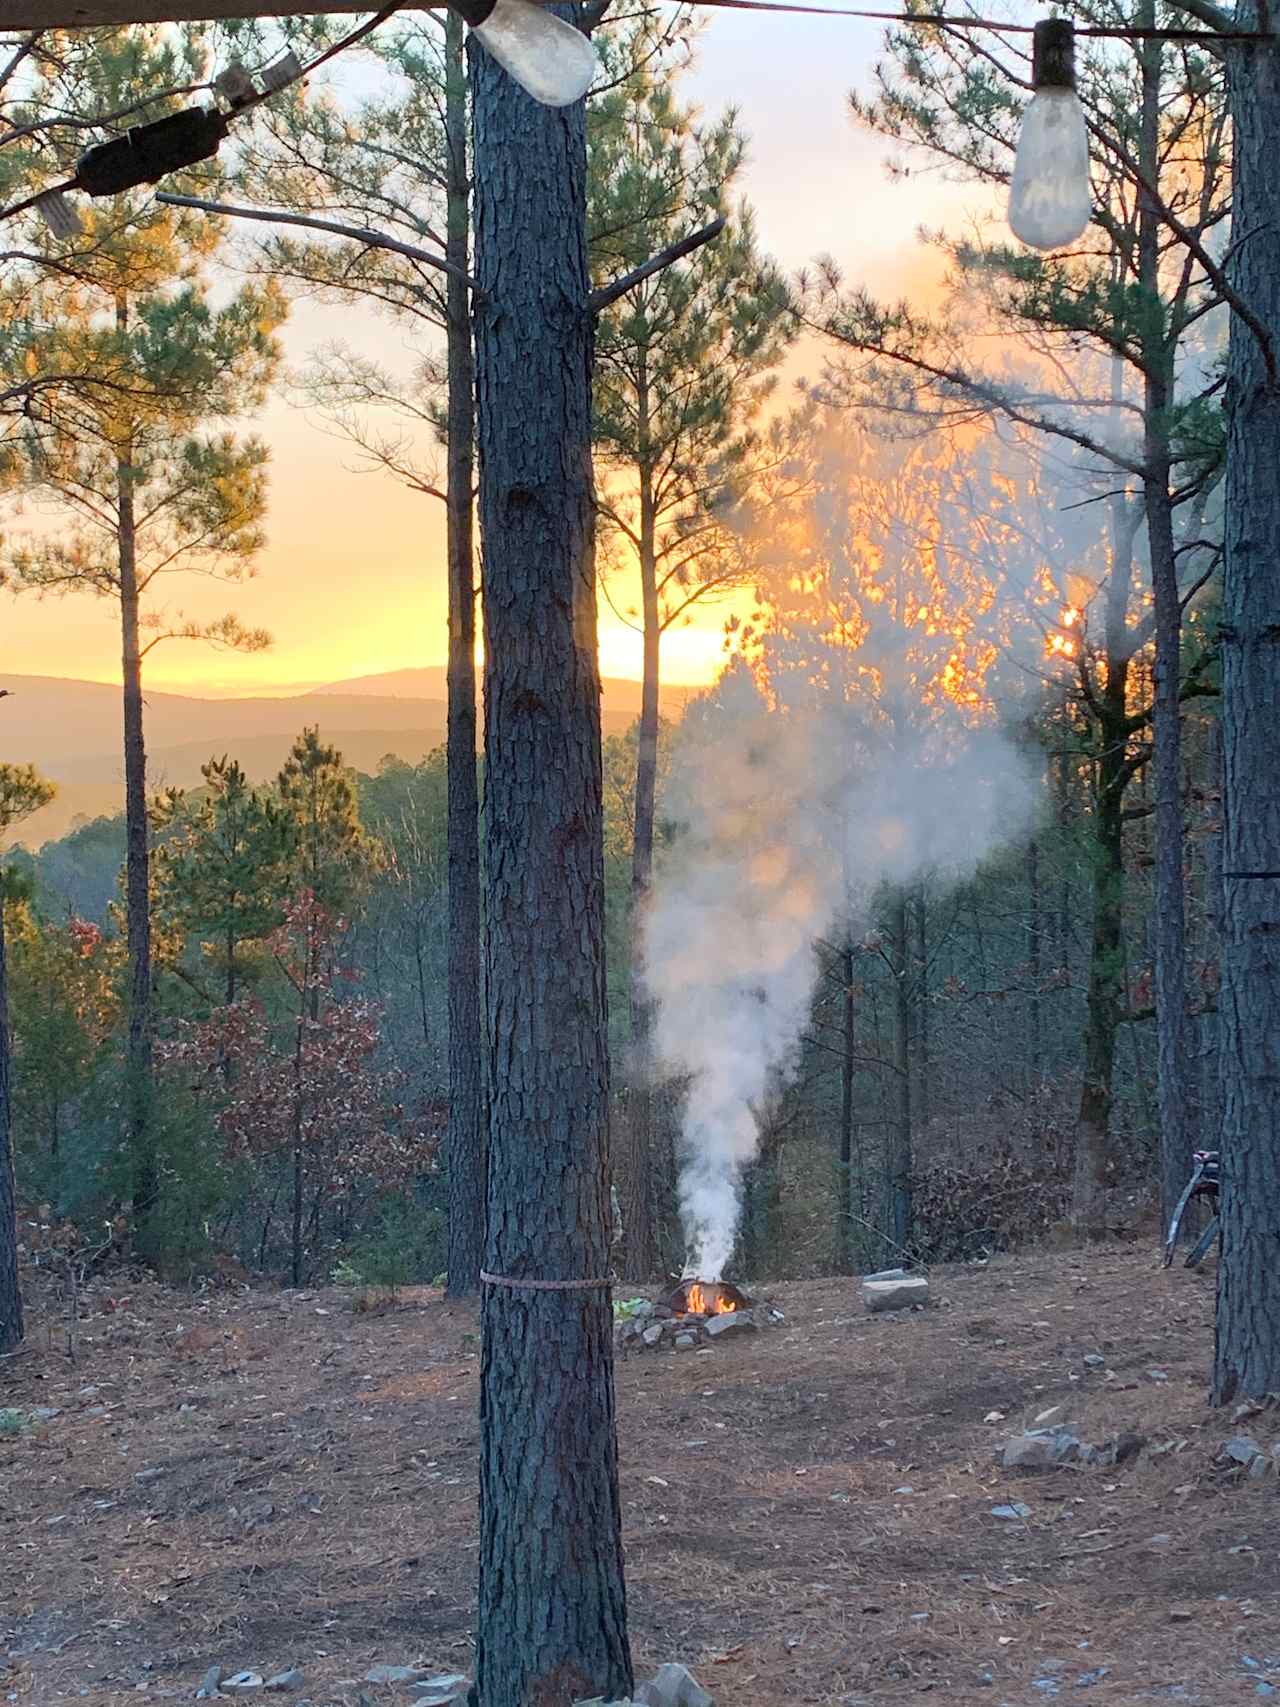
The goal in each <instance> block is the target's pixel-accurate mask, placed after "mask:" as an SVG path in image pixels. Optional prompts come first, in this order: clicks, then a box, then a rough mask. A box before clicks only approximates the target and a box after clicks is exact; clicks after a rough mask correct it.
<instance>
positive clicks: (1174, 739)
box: [1138, 0, 1191, 1227]
mask: <svg viewBox="0 0 1280 1707" xmlns="http://www.w3.org/2000/svg"><path fill="white" fill-rule="evenodd" d="M1139 23H1140V24H1142V25H1144V26H1145V27H1146V28H1148V29H1151V28H1154V25H1155V6H1154V3H1153V0H1144V4H1143V6H1142V7H1141V8H1140V16H1139ZM1141 52H1142V119H1141V137H1140V141H1139V155H1140V158H1141V162H1142V168H1143V174H1144V176H1145V178H1146V180H1147V183H1148V184H1155V183H1156V182H1157V181H1158V178H1159V174H1160V95H1161V77H1162V67H1161V62H1162V60H1163V57H1164V48H1163V45H1162V44H1161V43H1160V42H1158V41H1147V42H1144V43H1143V45H1142V49H1141ZM1162 230H1163V228H1162V226H1161V223H1160V216H1159V211H1158V209H1157V206H1156V202H1155V198H1154V195H1153V194H1152V193H1151V192H1150V191H1149V190H1145V189H1144V190H1141V191H1140V192H1139V207H1138V277H1139V282H1140V284H1141V287H1142V291H1143V294H1144V298H1145V301H1146V313H1145V316H1144V319H1143V334H1142V343H1143V409H1142V421H1143V441H1144V442H1143V463H1144V475H1143V498H1144V507H1145V511H1146V520H1147V546H1148V550H1149V553H1150V557H1151V588H1152V595H1153V600H1154V604H1155V628H1156V662H1155V703H1154V707H1153V711H1152V739H1153V743H1154V749H1155V751H1154V755H1153V759H1154V762H1153V767H1152V768H1153V771H1154V787H1155V797H1156V798H1155V831H1156V879H1155V909H1154V910H1155V918H1154V921H1153V923H1154V936H1155V1007H1156V1078H1157V1091H1156V1096H1157V1103H1158V1107H1159V1120H1160V1143H1159V1158H1160V1163H1159V1166H1160V1224H1161V1226H1162V1227H1167V1226H1168V1225H1169V1219H1170V1217H1171V1216H1172V1214H1173V1210H1174V1206H1175V1204H1176V1203H1177V1201H1178V1198H1179V1197H1180V1196H1181V1194H1182V1188H1183V1186H1184V1185H1185V1184H1186V1181H1187V1171H1188V1168H1189V1166H1190V1162H1191V1141H1190V1137H1189V1131H1190V1121H1189V1118H1188V1082H1187V1018H1186V1014H1187V943H1186V900H1185V892H1184V879H1183V845H1182V843H1183V821H1182V699H1181V687H1182V682H1181V676H1182V610H1181V606H1180V603H1179V597H1178V560H1177V558H1176V556H1175V555H1174V539H1173V506H1172V503H1171V501H1170V496H1169V484H1170V477H1171V473H1172V462H1171V456H1170V449H1169V411H1170V408H1171V406H1172V404H1173V388H1174V376H1173V366H1172V358H1173V349H1172V348H1171V346H1170V343H1169V339H1168V336H1167V334H1166V331H1165V327H1164V316H1163V315H1162V314H1160V313H1159V304H1160V238H1161V234H1162Z"/></svg>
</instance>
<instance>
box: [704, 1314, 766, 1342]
mask: <svg viewBox="0 0 1280 1707" xmlns="http://www.w3.org/2000/svg"><path fill="white" fill-rule="evenodd" d="M755 1327H756V1319H755V1317H754V1316H753V1315H752V1314H751V1312H750V1310H728V1311H726V1312H725V1314H724V1315H723V1316H712V1317H711V1319H710V1321H709V1322H708V1323H707V1329H706V1331H707V1332H708V1333H709V1334H710V1335H711V1337H712V1339H717V1338H719V1336H720V1335H721V1334H727V1333H728V1332H729V1331H730V1330H731V1329H732V1328H741V1329H744V1330H747V1331H751V1332H754V1330H755Z"/></svg>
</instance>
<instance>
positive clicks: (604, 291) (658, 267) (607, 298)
mask: <svg viewBox="0 0 1280 1707" xmlns="http://www.w3.org/2000/svg"><path fill="white" fill-rule="evenodd" d="M724 228H725V220H724V217H723V215H722V216H721V217H720V218H719V219H713V220H712V221H711V224H710V225H704V226H703V227H702V229H701V231H691V232H690V233H689V235H688V236H687V237H682V238H681V239H680V241H679V242H678V243H669V244H668V245H667V247H666V248H665V249H661V250H659V252H658V253H657V254H656V255H654V256H652V257H651V258H650V259H649V260H647V261H646V262H645V263H644V264H643V266H639V267H633V268H632V270H631V271H630V272H629V273H624V274H623V275H622V277H621V278H620V279H615V280H614V281H613V283H612V284H607V285H601V287H600V289H599V290H593V291H592V293H591V295H590V296H589V297H588V298H587V307H588V308H589V309H590V311H591V313H592V314H600V313H603V311H604V310H605V309H606V308H608V307H609V305H610V304H611V303H614V302H616V301H617V300H618V298H619V297H620V296H625V295H626V294H627V292H628V291H629V290H634V289H635V287H636V286H637V285H638V284H643V283H644V281H645V280H646V279H649V278H652V277H653V275H654V274H655V273H660V272H661V271H662V270H663V268H664V267H669V266H671V264H672V262H674V261H679V260H683V258H684V257H685V256H686V255H691V254H692V253H693V251H694V250H695V249H701V248H702V246H703V244H704V243H714V242H715V240H716V238H717V237H719V235H720V233H721V232H722V231H723V230H724Z"/></svg>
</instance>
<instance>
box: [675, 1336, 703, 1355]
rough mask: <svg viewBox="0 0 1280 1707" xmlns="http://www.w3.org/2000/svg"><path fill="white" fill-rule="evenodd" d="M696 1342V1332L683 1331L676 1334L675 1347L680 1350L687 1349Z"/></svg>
mask: <svg viewBox="0 0 1280 1707" xmlns="http://www.w3.org/2000/svg"><path fill="white" fill-rule="evenodd" d="M697 1343H698V1336H697V1334H691V1333H688V1332H685V1333H681V1334H677V1335H676V1347H677V1349H678V1350H680V1351H688V1350H689V1349H690V1348H691V1347H692V1346H695V1345H697Z"/></svg>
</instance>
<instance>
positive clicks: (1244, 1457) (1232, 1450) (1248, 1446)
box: [1219, 1434, 1262, 1470]
mask: <svg viewBox="0 0 1280 1707" xmlns="http://www.w3.org/2000/svg"><path fill="white" fill-rule="evenodd" d="M1219 1457H1220V1458H1222V1459H1223V1460H1225V1462H1226V1463H1228V1464H1240V1465H1243V1466H1244V1468H1245V1469H1246V1470H1248V1469H1250V1468H1251V1466H1252V1464H1253V1461H1254V1459H1255V1458H1261V1457H1262V1448H1261V1447H1260V1446H1259V1445H1258V1443H1257V1441H1256V1440H1255V1439H1254V1438H1253V1436H1252V1435H1251V1434H1237V1435H1233V1436H1232V1438H1231V1439H1230V1440H1228V1441H1225V1442H1224V1443H1223V1447H1222V1451H1221V1452H1220V1453H1219Z"/></svg>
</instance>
